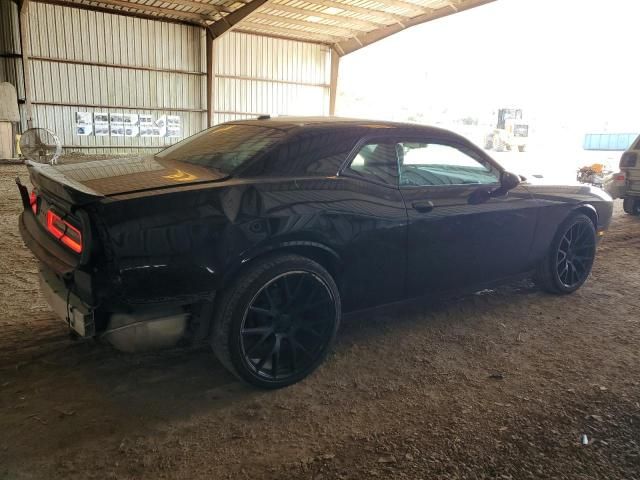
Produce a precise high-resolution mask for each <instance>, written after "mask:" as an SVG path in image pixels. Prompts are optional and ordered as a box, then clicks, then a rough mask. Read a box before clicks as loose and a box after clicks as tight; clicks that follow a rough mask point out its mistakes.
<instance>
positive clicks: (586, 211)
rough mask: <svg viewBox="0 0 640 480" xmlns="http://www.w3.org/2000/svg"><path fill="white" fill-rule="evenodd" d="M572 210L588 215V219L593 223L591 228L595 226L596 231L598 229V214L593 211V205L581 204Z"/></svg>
mask: <svg viewBox="0 0 640 480" xmlns="http://www.w3.org/2000/svg"><path fill="white" fill-rule="evenodd" d="M574 211H575V212H578V213H582V214H584V215H586V216H587V217H589V219H590V220H591V222H592V223H593V228H595V229H596V231H597V230H598V214H597V213H596V211H595V209H594V208H593V207H591V206H586V205H585V206H582V207H580V208H577V209H576V210H574Z"/></svg>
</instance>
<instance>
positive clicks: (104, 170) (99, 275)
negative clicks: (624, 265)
mask: <svg viewBox="0 0 640 480" xmlns="http://www.w3.org/2000/svg"><path fill="white" fill-rule="evenodd" d="M29 175H30V179H31V183H32V185H33V189H32V190H31V191H29V189H27V187H26V186H24V185H23V184H22V183H21V182H20V180H19V179H17V180H16V181H17V183H18V187H19V189H20V192H21V196H22V202H23V204H24V212H23V213H22V215H21V216H20V231H21V234H22V237H23V239H24V241H25V243H26V245H27V246H28V247H29V248H30V249H31V251H32V252H33V254H34V255H35V256H36V257H37V259H38V260H39V261H40V265H41V275H40V278H41V287H42V292H43V294H44V295H45V297H46V298H47V300H48V302H49V303H50V305H51V307H52V309H53V310H54V311H55V312H56V313H57V314H58V315H59V316H61V317H62V318H63V319H64V320H65V321H66V322H67V324H68V326H69V328H70V329H72V330H73V331H74V332H75V333H77V334H78V335H80V336H83V337H99V338H103V339H106V340H108V341H110V342H111V343H112V344H113V345H115V346H116V347H117V348H120V349H123V350H126V351H137V350H141V349H145V348H151V347H160V346H168V345H174V344H179V343H185V344H193V343H198V342H209V343H211V345H212V346H213V350H214V352H215V354H216V355H217V356H218V358H219V359H220V361H221V362H222V363H223V364H224V365H225V366H226V367H227V368H228V369H229V370H230V371H231V372H233V373H234V374H235V375H236V376H238V377H239V378H241V379H242V380H245V381H247V382H249V383H251V384H253V385H256V386H259V387H264V388H277V387H282V386H286V385H289V384H292V383H294V382H297V381H299V380H300V379H302V378H304V377H305V376H307V375H308V374H309V373H311V372H312V371H313V370H314V369H315V368H316V367H317V366H318V365H319V364H320V363H321V362H322V360H323V359H324V358H325V356H326V355H327V352H328V350H329V348H330V346H331V344H332V341H333V339H334V337H335V335H336V331H337V330H338V325H339V323H340V318H341V314H342V313H343V312H350V311H354V310H359V309H365V308H368V307H373V306H376V305H381V304H387V303H391V302H396V301H399V300H402V299H406V298H410V297H417V296H424V295H443V294H445V293H446V292H448V291H452V290H459V289H466V290H472V289H480V288H484V287H487V286H489V285H493V284H496V283H500V282H506V281H509V280H512V279H514V278H518V277H526V276H530V277H533V278H534V279H535V280H536V282H537V283H538V284H539V285H540V286H541V288H543V289H545V290H547V291H550V292H554V293H559V294H566V293H571V292H573V291H574V290H576V289H577V288H579V287H580V286H581V285H582V284H583V283H584V281H585V280H586V279H587V277H588V275H589V272H590V271H591V266H592V264H593V260H594V255H595V251H596V244H597V242H598V240H599V238H600V237H601V236H602V235H604V232H605V230H606V229H607V227H608V224H609V221H610V219H611V213H612V202H611V199H610V198H609V197H608V196H607V195H606V194H605V193H603V192H602V191H600V190H598V189H594V188H591V187H589V186H553V187H552V186H535V185H531V184H529V183H527V182H526V180H525V179H522V178H520V177H518V176H517V175H514V174H512V173H509V172H507V171H505V170H504V169H503V168H502V167H500V165H498V164H497V163H496V162H495V161H494V160H492V159H491V158H490V157H488V156H487V154H486V153H484V152H483V151H482V150H480V149H479V148H477V147H476V146H475V145H473V144H472V143H470V142H469V141H467V140H466V139H464V138H463V137H460V136H459V135H456V134H454V133H452V132H449V131H446V130H441V129H437V128H430V127H424V126H417V125H406V124H398V123H389V122H378V121H364V120H348V119H336V118H293V117H282V118H273V119H271V118H263V119H258V120H248V121H238V122H231V123H227V124H223V125H219V126H216V127H213V128H210V129H208V130H205V131H203V132H201V133H199V134H197V135H195V136H193V137H191V138H188V139H186V140H184V141H182V142H180V143H177V144H176V145H173V146H171V147H169V148H167V149H165V150H163V151H161V152H160V153H158V154H156V155H154V156H149V157H140V158H133V159H131V158H126V159H125V158H121V159H110V160H99V161H91V162H85V163H76V164H65V165H55V166H51V165H42V164H34V163H31V164H29Z"/></svg>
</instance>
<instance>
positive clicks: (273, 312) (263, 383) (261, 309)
mask: <svg viewBox="0 0 640 480" xmlns="http://www.w3.org/2000/svg"><path fill="white" fill-rule="evenodd" d="M339 324H340V295H339V293H338V288H337V287H336V284H335V282H334V280H333V278H332V277H331V275H330V274H329V273H328V272H327V271H326V270H325V269H324V268H323V267H322V266H321V265H319V264H318V263H316V262H314V261H313V260H310V259H308V258H305V257H301V256H298V255H276V256H271V257H267V258H265V259H263V260H258V261H257V262H256V264H254V265H252V266H251V267H250V268H248V269H247V270H246V271H244V272H243V273H241V274H240V276H239V277H238V278H237V280H236V281H235V282H234V284H233V285H232V286H231V288H229V289H228V290H227V291H226V292H224V293H223V295H222V298H221V299H220V304H219V305H218V308H217V311H216V315H215V318H214V331H213V335H212V346H213V350H214V352H215V354H216V356H217V357H218V358H219V359H220V361H221V362H222V364H223V365H224V366H225V367H226V368H227V369H228V370H229V371H231V372H232V373H233V374H234V375H236V376H237V377H238V378H240V379H242V380H244V381H246V382H248V383H250V384H252V385H255V386H258V387H262V388H281V387H285V386H287V385H291V384H293V383H295V382H298V381H299V380H301V379H303V378H304V377H306V376H307V375H309V374H310V373H311V372H312V371H313V370H315V369H316V367H318V365H320V363H322V361H323V360H324V358H325V357H326V355H327V353H328V351H329V349H330V347H331V344H332V343H333V340H334V338H335V335H336V332H337V330H338V326H339Z"/></svg>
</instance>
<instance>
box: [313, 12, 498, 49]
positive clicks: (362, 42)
mask: <svg viewBox="0 0 640 480" xmlns="http://www.w3.org/2000/svg"><path fill="white" fill-rule="evenodd" d="M323 1H324V0H323ZM493 1H495V0H467V1H465V2H464V3H457V4H456V7H457V9H458V10H457V11H459V12H462V11H464V10H468V9H470V8H473V7H478V6H480V5H484V4H486V3H490V2H493ZM453 13H455V11H454V10H453V9H452V8H449V7H448V6H445V7H442V8H438V9H437V10H433V11H431V12H430V13H425V14H423V15H418V16H415V17H412V18H410V19H407V20H405V21H403V23H402V24H399V23H394V24H391V25H388V26H386V27H382V28H379V29H377V30H373V31H371V32H367V33H363V34H360V35H356V36H354V37H352V38H349V39H347V40H343V41H341V42H338V43H336V45H335V48H336V50H337V51H338V52H340V55H346V54H348V53H351V52H355V51H356V50H359V49H360V48H362V47H366V46H367V45H371V44H372V43H374V42H377V41H378V40H382V39H383V38H386V37H388V36H390V35H393V34H394V33H397V32H399V31H401V30H404V29H405V28H409V27H413V26H415V25H420V24H421V23H425V22H429V21H431V20H436V19H438V18H442V17H446V16H448V15H451V14H453Z"/></svg>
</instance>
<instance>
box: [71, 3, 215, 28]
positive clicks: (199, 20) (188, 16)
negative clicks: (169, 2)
mask: <svg viewBox="0 0 640 480" xmlns="http://www.w3.org/2000/svg"><path fill="white" fill-rule="evenodd" d="M60 3H67V5H68V6H69V4H70V6H74V5H77V4H74V2H60ZM92 3H98V4H103V5H110V6H113V7H121V8H128V9H130V10H137V11H139V12H146V13H155V14H157V15H160V16H163V17H167V16H174V17H176V18H180V19H183V20H191V23H196V24H198V25H200V26H202V25H204V22H205V20H212V18H211V17H209V16H207V15H202V14H199V13H193V12H183V11H181V10H171V9H166V8H161V7H153V6H150V5H145V4H143V3H133V2H127V1H124V0H99V1H98V0H96V1H95V2H94V1H93V0H92ZM113 12H115V13H118V12H119V10H116V9H113Z"/></svg>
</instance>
